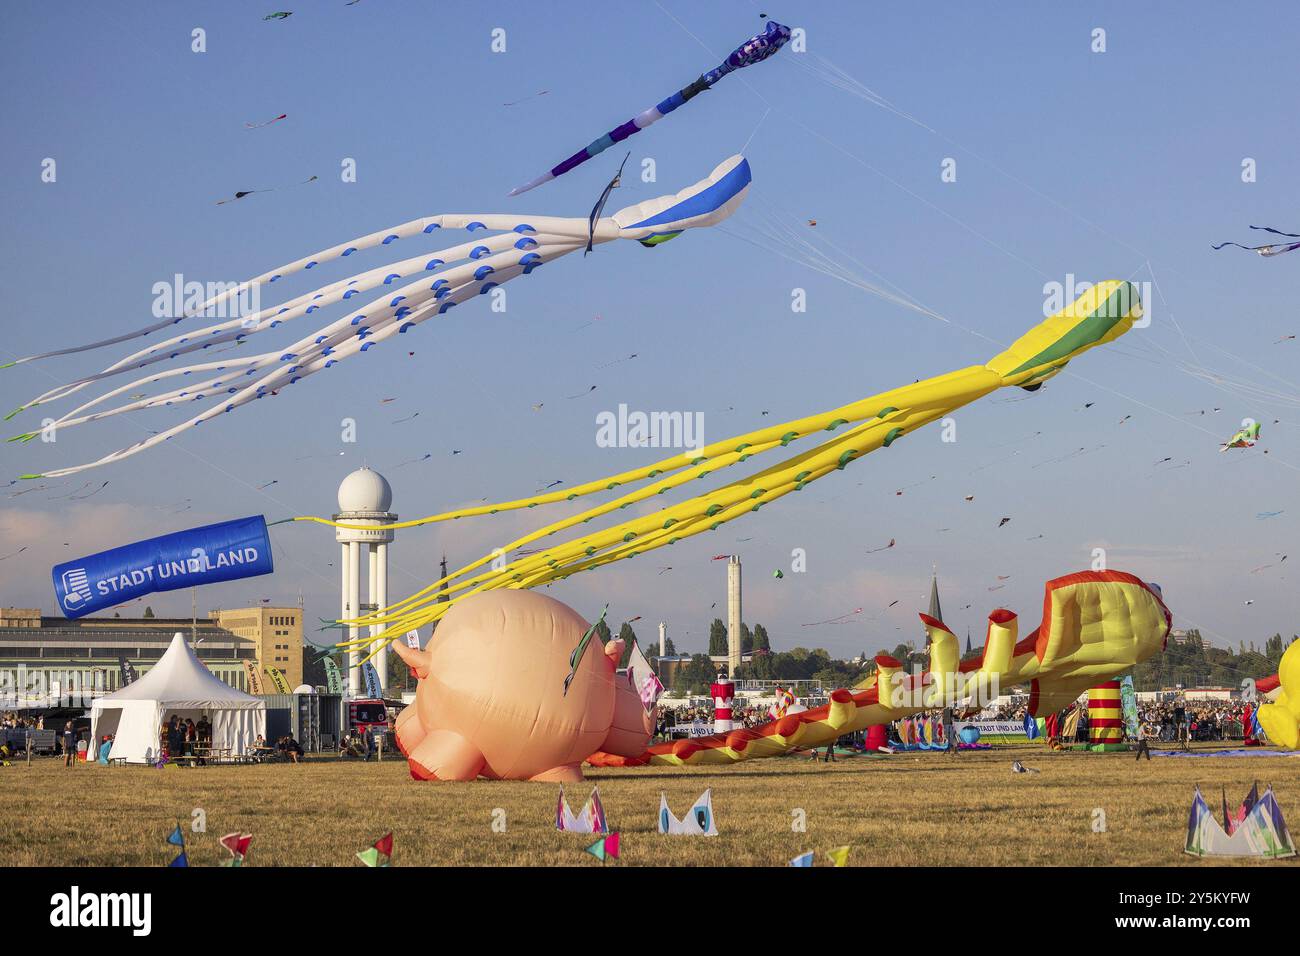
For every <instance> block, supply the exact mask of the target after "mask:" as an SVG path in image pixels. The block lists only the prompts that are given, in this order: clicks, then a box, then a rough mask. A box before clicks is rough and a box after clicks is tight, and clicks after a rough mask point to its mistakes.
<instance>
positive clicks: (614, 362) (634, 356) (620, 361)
mask: <svg viewBox="0 0 1300 956" xmlns="http://www.w3.org/2000/svg"><path fill="white" fill-rule="evenodd" d="M636 355H637V353H636V352H633V353H632V354H631V355H629V356H628V357H627V358H621V359H614V361H612V362H606V363H605V364H604V365H600V366H597V367H598V368H609V367H610V366H611V365H621V364H622V363H624V362H630V361H632V360H633V359H634V358H636ZM763 414H764V415H766V414H767V412H764V413H763Z"/></svg>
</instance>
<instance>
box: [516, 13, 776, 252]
mask: <svg viewBox="0 0 1300 956" xmlns="http://www.w3.org/2000/svg"><path fill="white" fill-rule="evenodd" d="M789 39H790V28H789V27H786V26H782V25H781V24H779V23H777V22H776V21H775V20H769V21H768V23H767V28H766V29H765V30H764V31H763V32H762V33H759V34H756V35H755V36H752V37H750V38H749V39H748V40H746V41H745V42H744V43H742V44H741V45H740V46H738V47H736V49H734V50H732V51H731V54H730V55H729V56H728V57H727V59H726V60H724V61H723V62H722V63H721V64H720V65H719V66H717V67H716V68H715V69H712V70H710V71H709V72H708V73H705V74H703V75H702V76H700V78H699V79H697V80H696V81H695V82H694V83H692V84H691V85H690V86H687V87H685V88H683V89H681V90H678V91H677V92H676V93H674V94H673V95H672V96H670V97H668V99H666V100H664V101H663V102H661V103H660V104H659V105H657V106H652V107H650V108H649V109H648V110H645V111H644V112H642V113H638V114H637V115H636V116H634V117H633V118H632V119H630V120H628V121H627V122H626V123H624V124H623V125H622V126H618V127H616V128H614V129H612V130H610V131H609V132H608V133H606V134H605V135H604V136H602V137H600V138H599V139H597V140H594V141H592V142H591V143H590V144H589V145H588V146H585V147H583V148H582V149H580V150H578V151H577V152H576V153H574V154H573V155H572V156H570V157H569V158H568V159H566V160H565V161H564V162H562V163H560V164H559V165H558V166H554V167H552V168H551V169H549V170H548V171H546V172H544V173H542V174H541V175H540V176H538V177H537V178H536V179H532V180H530V181H528V182H526V183H524V184H523V185H522V186H516V187H515V188H514V189H512V190H510V195H511V196H518V195H520V194H521V193H526V192H528V190H530V189H536V188H537V187H538V186H540V185H542V184H543V183H547V182H550V181H551V180H552V179H555V178H556V177H557V176H563V175H564V174H565V173H567V172H569V170H571V169H575V168H577V167H578V166H581V165H582V164H583V163H585V162H586V161H587V160H589V159H591V158H592V157H593V156H597V155H599V154H600V153H603V152H604V151H605V150H607V149H609V148H610V147H611V146H613V145H614V144H615V143H621V142H622V141H623V140H625V139H627V138H628V137H629V136H631V135H632V134H633V133H637V132H640V131H641V130H643V129H645V128H646V127H647V126H649V125H650V124H651V123H654V122H656V121H657V120H661V119H663V118H664V117H665V116H667V115H668V114H669V113H671V112H672V111H673V110H675V109H677V107H679V106H681V105H682V104H683V103H685V102H687V101H688V100H690V99H692V98H693V97H695V96H697V95H698V94H700V93H703V92H704V91H705V90H707V89H709V88H710V87H712V86H713V84H715V83H717V82H718V80H720V79H722V78H723V77H724V76H726V75H727V74H728V73H730V72H732V71H733V70H739V69H742V68H744V67H746V66H750V65H752V64H754V63H761V62H762V61H763V60H766V59H767V58H768V57H769V56H771V55H772V54H773V53H775V52H776V51H777V50H779V49H781V47H783V46H785V44H786V41H788V40H789ZM671 238H672V236H667V235H666V236H664V237H663V238H662V239H659V240H657V241H659V242H662V241H665V240H667V239H671Z"/></svg>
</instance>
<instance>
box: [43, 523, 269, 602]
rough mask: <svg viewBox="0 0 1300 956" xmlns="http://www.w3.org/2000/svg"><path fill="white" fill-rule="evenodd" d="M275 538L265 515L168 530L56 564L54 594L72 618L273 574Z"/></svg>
mask: <svg viewBox="0 0 1300 956" xmlns="http://www.w3.org/2000/svg"><path fill="white" fill-rule="evenodd" d="M274 570H275V566H274V562H273V561H272V558H271V539H270V536H269V535H268V534H267V531H266V519H265V518H263V517H262V516H261V515H255V516H253V517H251V518H239V519H237V520H235V521H223V522H221V523H220V524H210V525H205V526H204V527H202V528H191V529H190V530H188V531H178V532H176V533H175V534H165V535H163V536H162V537H159V538H150V539H148V540H147V541H137V542H135V543H134V544H128V545H124V546H122V547H120V548H113V549H112V550H111V551H101V552H100V553H99V554H92V555H90V556H88V557H85V558H78V559H77V560H75V561H67V562H64V563H63V564H58V565H55V567H54V571H53V577H54V593H55V595H56V596H57V597H58V600H59V607H60V608H62V609H63V613H64V614H65V615H66V616H67V617H70V618H78V617H84V616H85V615H87V614H93V613H94V612H96V611H102V610H104V609H105V608H109V607H113V606H114V605H117V604H122V603H124V602H126V601H132V600H134V599H135V598H138V597H142V596H143V595H146V594H151V593H153V592H154V591H175V590H176V589H177V588H188V587H193V586H195V585H199V584H216V583H218V582H220V581H234V580H236V579H237V578H251V577H255V576H256V575H259V574H270V573H271V572H272V571H274Z"/></svg>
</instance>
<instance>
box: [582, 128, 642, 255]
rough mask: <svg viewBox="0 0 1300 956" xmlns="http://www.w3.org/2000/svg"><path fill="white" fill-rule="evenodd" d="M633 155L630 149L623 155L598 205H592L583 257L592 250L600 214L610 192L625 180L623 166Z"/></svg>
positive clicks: (597, 202) (603, 209) (598, 200)
mask: <svg viewBox="0 0 1300 956" xmlns="http://www.w3.org/2000/svg"><path fill="white" fill-rule="evenodd" d="M631 155H632V151H631V150H628V153H627V156H624V157H623V162H621V163H619V164H618V172H616V173H615V174H614V178H613V179H611V180H610V181H609V183H608V185H606V186H605V189H604V191H603V192H601V194H600V198H599V199H597V200H596V205H594V206H592V207H591V215H590V216H588V217H587V248H586V249H584V250H583V252H582V255H583V258H586V256H587V253H589V252H591V244H592V243H593V242H595V241H596V223H598V222H600V214H601V213H602V212H604V211H605V203H607V202H609V194H610V193H612V192H613V191H614V190H615V189H617V188H618V187H619V185H620V184H621V183H622V182H623V167H624V166H626V165H627V159H628V156H631Z"/></svg>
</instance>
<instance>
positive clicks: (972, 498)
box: [966, 495, 975, 501]
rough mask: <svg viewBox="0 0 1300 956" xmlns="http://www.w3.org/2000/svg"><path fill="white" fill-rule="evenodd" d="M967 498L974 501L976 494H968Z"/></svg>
mask: <svg viewBox="0 0 1300 956" xmlns="http://www.w3.org/2000/svg"><path fill="white" fill-rule="evenodd" d="M966 500H967V501H974V500H975V496H974V495H967V496H966Z"/></svg>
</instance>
